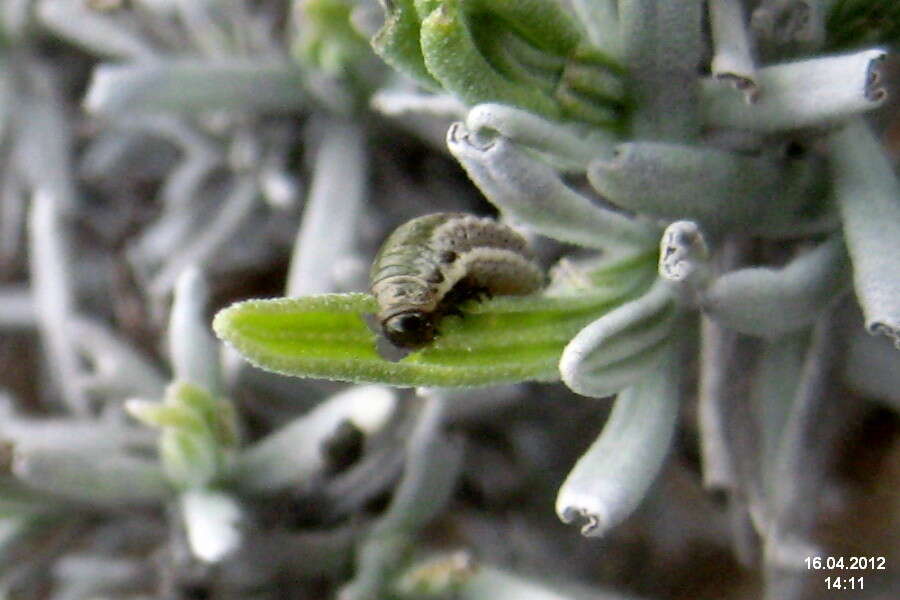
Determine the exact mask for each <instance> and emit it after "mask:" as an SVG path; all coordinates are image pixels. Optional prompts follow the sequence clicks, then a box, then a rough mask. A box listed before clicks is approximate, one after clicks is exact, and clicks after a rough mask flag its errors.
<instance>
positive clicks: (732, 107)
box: [701, 49, 887, 132]
mask: <svg viewBox="0 0 900 600" xmlns="http://www.w3.org/2000/svg"><path fill="white" fill-rule="evenodd" d="M885 56H886V53H885V51H884V50H880V49H873V50H863V51H861V52H854V53H852V54H842V55H835V56H824V57H816V58H810V59H806V60H800V61H796V62H789V63H783V64H779V65H772V66H769V67H764V68H762V69H758V70H757V72H756V74H757V77H756V80H757V85H758V88H759V90H760V91H759V96H758V99H757V101H756V102H754V103H752V104H749V105H748V104H747V103H746V102H745V101H744V94H743V92H741V91H739V90H735V89H732V88H729V87H727V86H723V85H721V83H720V82H718V81H716V80H714V79H705V80H703V82H702V86H701V87H702V89H701V100H702V110H703V119H704V122H705V123H706V124H707V125H709V126H711V127H731V128H739V129H748V130H752V131H761V132H773V131H781V130H791V129H800V128H802V127H814V126H821V125H828V124H833V123H837V122H840V121H841V120H843V119H846V118H847V117H850V116H853V115H855V114H859V113H862V112H865V111H869V110H873V109H875V108H878V107H879V106H881V105H882V104H883V103H884V101H885V99H886V98H887V92H886V91H885V89H884V86H883V82H882V79H883V75H882V74H881V71H880V67H879V65H880V63H881V62H882V61H883V60H884V58H885Z"/></svg>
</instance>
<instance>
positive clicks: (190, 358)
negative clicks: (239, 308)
mask: <svg viewBox="0 0 900 600" xmlns="http://www.w3.org/2000/svg"><path fill="white" fill-rule="evenodd" d="M208 296H209V290H208V289H207V285H206V281H205V280H204V278H203V274H202V272H201V271H200V270H199V269H197V268H196V267H188V268H186V269H185V270H184V271H182V273H181V275H179V276H178V281H177V282H176V284H175V294H174V296H173V299H172V312H171V314H170V315H169V331H168V334H169V356H170V360H171V363H172V371H173V374H174V377H175V379H177V380H178V381H184V382H189V383H193V384H194V385H197V386H200V387H202V388H205V389H207V390H209V391H210V392H211V393H213V394H216V393H221V390H222V382H221V379H222V374H221V369H220V367H219V345H218V344H217V343H216V341H215V339H214V338H213V337H212V334H211V333H210V331H209V324H208V323H207V318H206V315H205V310H206V303H207V301H208Z"/></svg>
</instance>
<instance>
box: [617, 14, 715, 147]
mask: <svg viewBox="0 0 900 600" xmlns="http://www.w3.org/2000/svg"><path fill="white" fill-rule="evenodd" d="M619 21H620V23H621V32H622V41H623V44H624V47H625V48H624V49H625V66H626V70H627V72H628V75H629V79H630V81H631V87H632V93H633V96H634V98H633V102H634V114H633V117H632V123H633V126H632V129H633V133H634V134H635V136H637V137H638V138H643V139H654V140H673V141H674V140H690V139H691V138H693V137H695V136H696V135H697V133H698V132H699V128H700V117H699V112H698V108H699V103H698V95H699V90H698V84H697V66H698V65H699V64H700V62H701V56H702V55H703V52H704V39H703V30H702V25H703V2H700V1H699V0H687V1H683V2H677V3H668V2H666V3H660V2H657V1H656V0H620V2H619Z"/></svg>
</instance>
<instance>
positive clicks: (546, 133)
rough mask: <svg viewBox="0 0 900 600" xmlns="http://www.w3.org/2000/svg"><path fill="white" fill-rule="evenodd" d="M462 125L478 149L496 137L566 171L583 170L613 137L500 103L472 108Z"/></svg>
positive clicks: (608, 148)
mask: <svg viewBox="0 0 900 600" xmlns="http://www.w3.org/2000/svg"><path fill="white" fill-rule="evenodd" d="M465 124H466V129H467V130H468V131H469V132H470V135H471V136H473V139H474V140H476V143H478V144H479V145H480V146H483V147H486V146H488V145H489V142H490V141H491V140H492V139H493V138H495V137H496V136H498V135H499V136H502V137H504V138H508V139H509V140H510V141H512V142H514V143H516V144H518V145H519V146H524V147H526V148H529V149H533V150H537V151H539V152H541V153H542V154H543V155H546V156H545V157H546V159H547V160H548V161H550V162H551V163H553V164H555V163H558V164H559V166H560V167H563V168H565V169H566V170H572V171H584V169H585V167H586V166H587V164H588V162H590V161H591V160H592V159H593V158H595V157H597V156H598V155H603V154H608V153H609V152H611V150H612V140H613V137H612V136H611V135H610V134H609V133H608V132H606V131H603V130H598V129H596V128H589V127H585V126H584V125H580V124H575V123H554V122H552V121H548V120H547V119H544V118H543V117H540V116H538V115H535V114H533V113H530V112H528V111H524V110H521V109H518V108H515V107H512V106H506V105H504V104H494V103H486V104H478V105H477V106H474V107H473V108H472V109H471V110H469V112H468V114H467V115H466V120H465ZM451 151H452V149H451Z"/></svg>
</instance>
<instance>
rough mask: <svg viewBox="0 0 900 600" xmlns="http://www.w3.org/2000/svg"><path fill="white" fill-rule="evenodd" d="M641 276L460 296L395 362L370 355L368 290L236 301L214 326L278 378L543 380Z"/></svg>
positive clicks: (453, 383) (641, 282) (454, 382)
mask: <svg viewBox="0 0 900 600" xmlns="http://www.w3.org/2000/svg"><path fill="white" fill-rule="evenodd" d="M647 281H648V278H647V277H646V273H645V272H644V270H643V269H637V270H635V271H631V272H629V273H626V274H623V276H622V277H620V278H619V279H618V281H617V282H616V284H614V285H611V286H609V287H604V288H601V289H588V290H584V289H582V290H580V291H579V292H578V293H568V294H567V295H556V296H551V295H536V296H527V297H498V298H494V299H493V300H489V301H486V302H474V301H473V302H469V303H467V304H465V305H464V306H463V313H464V314H463V316H462V318H460V317H453V316H450V317H446V318H444V319H443V321H441V323H440V335H439V336H438V338H437V339H436V340H435V341H434V342H433V343H432V344H431V345H429V346H428V347H426V348H423V349H421V350H418V351H416V352H413V353H412V354H410V355H409V356H406V357H405V358H403V359H402V360H400V361H398V362H389V361H387V360H385V359H383V358H381V356H379V354H378V352H377V351H376V347H375V344H376V335H375V333H373V332H372V331H371V330H370V329H369V327H368V326H367V325H366V323H365V322H364V320H363V318H364V317H363V315H364V314H367V313H369V314H371V313H374V312H376V310H377V306H376V303H375V299H374V298H373V297H372V296H369V295H368V294H323V295H319V296H309V297H303V298H281V299H274V300H249V301H245V302H239V303H237V304H234V305H232V306H230V307H228V308H226V309H224V310H222V311H220V312H219V314H217V315H216V318H215V320H214V322H213V328H214V329H215V331H216V333H217V334H218V336H219V337H220V338H222V339H223V340H225V341H227V342H229V343H230V344H231V345H233V346H234V347H235V348H236V349H237V350H238V351H239V352H240V353H241V354H243V355H244V357H245V358H246V359H247V360H248V361H250V362H251V363H253V364H254V365H256V366H258V367H260V368H263V369H266V370H269V371H275V372H277V373H282V374H285V375H294V376H298V377H319V378H326V379H336V380H340V381H352V382H379V383H387V384H393V385H397V386H440V387H470V386H480V385H496V384H501V383H508V382H514V381H526V380H542V381H548V380H554V379H557V378H558V377H559V373H558V369H557V363H558V362H559V357H560V354H561V353H562V350H563V348H564V347H565V345H566V343H567V342H568V341H569V340H570V339H571V338H572V337H573V336H574V335H575V334H576V333H578V331H580V330H581V329H582V328H583V327H584V326H585V325H587V324H588V323H590V322H592V321H593V320H595V319H597V318H598V317H600V316H601V315H603V314H605V313H606V312H608V311H609V310H612V309H613V308H615V307H616V306H618V305H619V304H621V303H622V302H625V301H627V300H628V299H630V298H631V297H633V296H634V295H635V294H637V293H639V292H640V290H641V289H643V288H644V287H645V286H646V284H647Z"/></svg>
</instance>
